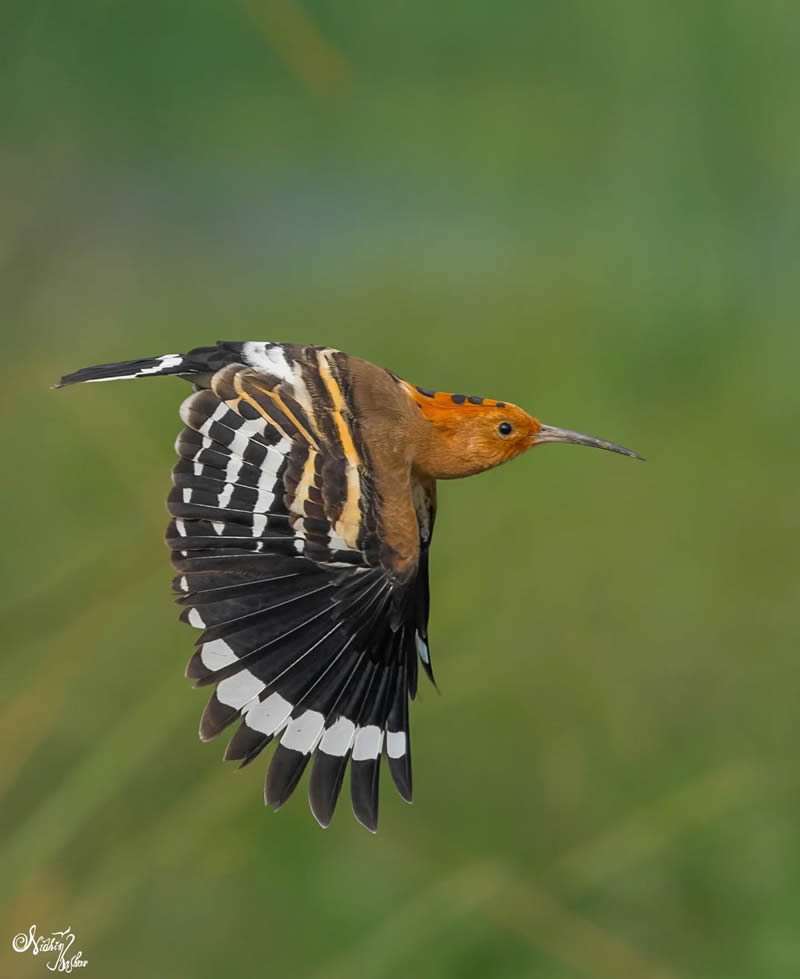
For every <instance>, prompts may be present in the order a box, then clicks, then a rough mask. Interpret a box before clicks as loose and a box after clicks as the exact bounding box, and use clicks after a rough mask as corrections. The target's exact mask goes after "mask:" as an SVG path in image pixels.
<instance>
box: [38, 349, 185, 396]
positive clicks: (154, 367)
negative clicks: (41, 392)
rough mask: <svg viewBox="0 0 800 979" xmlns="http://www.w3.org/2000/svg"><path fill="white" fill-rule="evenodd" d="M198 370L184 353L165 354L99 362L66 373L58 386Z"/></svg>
mask: <svg viewBox="0 0 800 979" xmlns="http://www.w3.org/2000/svg"><path fill="white" fill-rule="evenodd" d="M195 371H196V367H195V368H194V369H193V368H192V365H191V364H189V363H187V358H186V357H185V356H184V355H183V354H163V355H162V356H161V357H145V358H144V359H143V360H123V361H121V362H120V363H118V364H97V365H96V366H94V367H82V368H81V369H80V370H78V371H74V372H73V373H72V374H65V375H64V377H62V378H61V380H60V381H59V382H58V384H56V387H57V388H63V387H66V385H68V384H80V383H82V382H83V381H126V380H130V379H132V378H134V377H153V376H158V375H159V374H191V373H194V372H195Z"/></svg>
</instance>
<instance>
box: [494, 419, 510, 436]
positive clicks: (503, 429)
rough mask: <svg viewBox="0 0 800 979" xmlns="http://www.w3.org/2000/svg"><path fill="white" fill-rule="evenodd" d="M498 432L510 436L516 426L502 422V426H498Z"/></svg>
mask: <svg viewBox="0 0 800 979" xmlns="http://www.w3.org/2000/svg"><path fill="white" fill-rule="evenodd" d="M497 431H498V432H499V433H500V434H501V435H510V434H511V433H512V432H513V431H514V426H513V425H512V424H511V422H500V424H499V425H498V426H497Z"/></svg>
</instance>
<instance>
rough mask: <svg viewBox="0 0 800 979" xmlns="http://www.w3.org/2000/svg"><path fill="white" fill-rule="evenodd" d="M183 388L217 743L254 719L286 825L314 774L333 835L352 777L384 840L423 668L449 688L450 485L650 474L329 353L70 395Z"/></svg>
mask: <svg viewBox="0 0 800 979" xmlns="http://www.w3.org/2000/svg"><path fill="white" fill-rule="evenodd" d="M165 374H174V375H177V376H179V377H182V378H184V379H186V380H188V381H190V382H191V383H192V385H193V393H192V394H190V395H189V397H188V398H186V400H185V401H184V402H183V404H182V405H181V408H180V416H181V420H182V421H183V424H184V426H185V427H184V429H183V431H182V432H181V433H180V434H179V435H178V439H177V441H176V443H175V450H176V452H177V455H178V462H177V463H176V465H175V467H174V469H173V473H172V481H173V488H172V490H171V492H170V494H169V497H168V501H167V508H168V510H169V513H170V514H171V516H172V519H171V521H170V523H169V526H168V528H167V534H166V538H167V544H168V546H169V548H170V550H171V554H172V563H173V565H174V566H175V569H176V571H177V575H176V576H175V578H174V581H173V587H174V589H175V591H176V592H177V594H178V596H179V597H178V599H177V601H178V603H179V604H180V605H181V606H182V612H181V619H182V620H183V621H184V622H188V623H189V625H192V626H194V627H195V628H197V629H199V630H201V632H200V636H199V638H198V640H197V644H196V650H195V653H194V655H193V656H192V657H191V659H190V660H189V663H188V666H187V668H186V675H187V676H188V677H189V678H190V679H192V680H193V681H194V683H195V685H196V686H213V687H214V688H215V689H214V691H213V693H212V695H211V699H210V700H209V702H208V705H207V706H206V708H205V711H204V712H203V716H202V719H201V721H200V737H201V738H202V739H203V740H204V741H206V740H208V739H210V738H213V737H214V736H215V735H217V734H219V733H220V732H221V731H222V730H224V729H225V728H226V727H228V725H230V724H231V723H233V722H234V721H235V720H237V719H240V724H239V727H238V728H237V729H236V732H235V733H234V734H233V737H232V738H231V740H230V742H229V743H228V746H227V749H226V751H225V758H226V759H230V760H235V761H239V762H241V764H242V765H246V764H248V763H249V762H251V761H252V760H253V759H254V758H255V757H256V756H257V755H258V754H259V753H260V752H261V750H262V749H263V748H264V747H266V745H268V744H269V743H270V742H271V741H273V740H275V739H277V740H278V744H277V746H276V748H275V751H274V753H273V755H272V759H271V761H270V764H269V767H268V771H267V775H266V784H265V789H264V798H265V801H266V803H267V805H270V806H273V807H274V808H276V809H277V808H279V807H280V806H282V805H283V803H284V802H286V800H287V799H288V798H289V796H290V795H291V794H292V792H293V791H294V789H295V787H296V786H297V784H298V782H299V781H300V777H301V776H302V774H303V771H304V770H305V768H306V766H307V764H308V762H309V761H310V760H311V759H312V757H313V764H312V768H311V776H310V780H309V801H310V804H311V810H312V812H313V814H314V816H315V817H316V819H317V821H318V822H319V823H320V824H321V825H322V826H327V825H328V824H329V823H330V821H331V819H332V817H333V813H334V809H335V807H336V803H337V799H338V797H339V793H340V790H341V787H342V783H343V780H344V775H345V769H346V767H347V764H348V761H349V763H350V796H351V801H352V806H353V811H354V813H355V816H356V818H357V819H358V821H359V822H360V823H362V824H363V825H364V826H366V827H367V829H369V830H372V831H373V832H374V831H375V830H376V829H377V825H378V780H379V773H380V763H381V755H382V754H385V756H386V760H387V764H388V769H389V773H390V775H391V777H392V780H393V781H394V784H395V786H396V787H397V790H398V792H399V793H400V795H401V796H402V797H403V798H404V799H406V800H407V801H408V802H411V798H412V786H411V741H410V735H409V717H408V705H409V700H410V699H411V700H413V699H414V697H415V695H416V691H417V672H418V663H419V664H421V665H422V669H423V670H424V671H425V672H426V673H427V675H428V677H429V678H430V679H431V680H433V672H432V667H431V654H430V647H429V645H428V608H429V598H428V551H429V548H430V543H431V535H432V533H433V524H434V517H435V514H436V481H437V480H439V479H457V478H459V477H462V476H471V475H473V474H474V473H479V472H482V471H484V470H486V469H491V468H493V467H494V466H499V465H500V464H501V463H504V462H507V461H508V460H510V459H513V458H514V457H515V456H518V455H520V454H521V453H522V452H525V451H527V450H528V449H530V448H532V447H534V446H537V445H541V444H543V443H546V442H574V443H577V444H578V445H588V446H594V447H596V448H600V449H608V450H610V451H611V452H619V453H621V454H622V455H628V456H633V457H634V458H641V456H638V455H637V453H635V452H632V451H631V450H630V449H626V448H624V447H623V446H620V445H615V444H614V443H613V442H606V441H603V440H601V439H596V438H592V437H591V436H589V435H583V434H581V433H580V432H573V431H569V430H568V429H563V428H554V427H553V426H550V425H545V424H543V423H542V422H540V421H539V420H538V419H536V418H534V417H532V416H531V415H529V414H527V413H526V412H525V411H523V410H522V409H521V408H518V407H516V406H515V405H512V404H508V403H506V402H504V401H492V400H489V399H487V398H478V397H474V396H466V395H463V394H444V393H441V392H435V391H431V390H427V389H426V388H421V387H417V386H415V385H413V384H409V383H408V382H407V381H404V380H402V379H401V378H399V377H397V376H396V375H395V374H393V373H392V372H391V371H388V370H385V369H384V368H381V367H377V366H375V365H374V364H371V363H368V362H367V361H365V360H360V359H359V358H357V357H353V356H350V355H349V354H345V353H342V352H341V351H338V350H332V349H330V348H327V347H319V346H301V345H298V344H290V343H264V342H256V341H249V342H241V343H240V342H223V341H221V342H219V343H217V344H216V345H214V346H210V347H197V348H196V349H194V350H190V351H189V352H188V353H186V354H164V355H162V356H160V357H153V358H147V359H144V360H132V361H126V362H123V363H117V364H102V365H99V366H96V367H85V368H83V369H82V370H79V371H76V372H75V373H73V374H68V375H66V376H65V377H63V378H62V379H61V382H60V384H59V385H58V386H59V387H61V386H64V385H67V384H75V383H78V382H82V381H112V380H117V379H120V380H121V379H126V378H144V377H157V376H161V375H165Z"/></svg>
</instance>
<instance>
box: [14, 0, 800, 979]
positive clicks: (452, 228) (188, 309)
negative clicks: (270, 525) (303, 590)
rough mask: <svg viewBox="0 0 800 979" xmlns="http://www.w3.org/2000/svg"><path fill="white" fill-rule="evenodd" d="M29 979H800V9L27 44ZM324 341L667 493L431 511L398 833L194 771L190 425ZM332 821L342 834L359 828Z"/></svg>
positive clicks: (449, 7)
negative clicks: (234, 386)
mask: <svg viewBox="0 0 800 979" xmlns="http://www.w3.org/2000/svg"><path fill="white" fill-rule="evenodd" d="M2 12H3V30H2V34H1V35H0V90H1V91H2V99H0V200H2V221H0V324H1V328H2V332H3V344H2V351H3V364H4V370H3V384H2V392H1V393H0V398H1V399H2V405H3V424H4V434H5V449H4V452H3V458H4V465H3V472H4V478H3V479H2V480H0V505H2V512H3V513H4V514H5V521H4V525H3V547H2V552H1V553H0V562H1V563H0V571H1V572H2V584H3V587H2V597H1V598H0V628H1V629H2V635H3V653H2V656H0V706H1V708H2V709H1V710H0V839H1V840H2V855H1V857H0V896H2V899H3V910H2V916H1V917H0V974H2V975H3V976H9V977H12V976H13V977H17V976H20V977H26V976H41V975H45V974H46V973H45V971H44V963H43V962H42V958H41V957H39V958H36V959H34V958H33V957H32V956H31V955H30V953H28V954H26V955H20V954H16V953H14V952H13V951H12V950H11V944H10V943H11V938H12V937H13V935H14V934H15V933H16V932H18V931H21V930H27V929H28V927H29V926H30V924H31V923H36V924H37V926H38V929H39V931H40V932H50V931H52V930H53V929H61V928H64V927H66V926H67V925H70V926H71V927H72V929H73V931H74V932H75V933H76V935H77V938H78V941H77V944H76V947H80V948H81V949H82V950H83V956H84V958H85V959H87V960H88V962H89V964H88V966H87V968H86V970H85V973H83V974H85V975H87V976H96V977H100V976H103V977H115V979H117V977H119V979H129V977H145V976H146V977H159V979H160V977H169V979H172V977H184V976H186V977H206V976H208V977H211V976H219V975H248V976H249V975H262V976H270V977H272V976H274V977H278V976H280V977H286V979H292V977H313V979H317V977H319V979H322V977H325V979H338V977H351V976H366V977H370V979H372V977H374V979H394V977H397V979H406V977H408V976H413V977H421V979H422V977H459V979H460V977H487V976H489V977H526V976H535V977H541V979H606V977H614V979H616V977H626V979H627V977H631V979H633V977H647V979H714V977H719V979H738V977H742V979H779V977H787V979H789V977H791V979H796V977H797V976H798V975H800V837H799V836H798V815H799V813H800V781H798V777H797V761H796V756H797V744H798V735H800V724H799V723H798V707H797V704H798V673H797V667H796V664H797V658H798V614H797V613H798V607H800V595H798V590H799V589H798V572H799V571H800V561H799V560H798V531H800V507H798V478H799V477H800V459H799V457H798V422H799V421H800V384H799V383H798V363H799V362H800V360H799V359H800V334H799V333H798V313H800V274H798V249H799V248H800V180H799V179H798V176H799V175H800V126H798V117H799V116H798V113H799V112H800V98H799V97H798V96H800V70H799V69H798V55H797V52H798V50H799V49H800V48H799V45H800V9H799V8H798V7H797V5H796V4H790V3H782V2H777V0H765V2H762V3H759V4H755V3H745V2H741V0H703V2H702V3H698V2H697V0H676V2H673V3H670V4H663V3H657V2H654V0H607V2H603V3H597V2H592V0H563V2H561V3H558V4H549V3H542V2H533V3H530V2H529V3H521V2H520V3H511V2H501V3H494V4H490V3H486V2H476V0H462V2H461V3H439V4H431V3H427V2H423V0H406V2H404V3H399V4H381V3H375V2H364V0H353V2H350V3H348V4H342V3H337V2H334V0H303V2H302V3H301V2H299V0H298V2H295V0H274V2H268V0H242V2H235V0H228V2H225V0H194V2H193V3H191V4H186V3H177V2H175V0H139V2H137V3H133V2H127V0H118V2H114V0H105V2H102V0H82V2H79V3H63V2H56V0H51V2H36V0H33V2H27V3H22V2H16V3H15V2H6V3H4V4H3V11H2ZM218 337H222V338H226V339H249V338H253V339H271V340H291V341H297V342H311V343H325V344H330V345H333V346H336V347H340V348H342V349H344V350H347V351H349V352H352V353H356V354H359V355H360V356H363V357H366V358H368V359H372V360H375V361H377V362H378V363H381V364H385V365H387V366H390V367H391V368H392V369H393V370H395V371H397V372H398V373H399V374H401V375H402V376H405V377H407V378H409V379H410V380H413V381H414V382H415V383H418V384H421V385H425V386H430V387H434V388H437V389H439V390H455V391H461V390H467V391H469V392H473V391H474V392H476V393H478V394H483V395H486V396H487V397H496V398H502V399H507V400H510V401H514V402H517V403H519V404H521V405H523V406H524V407H526V408H528V409H529V410H530V411H532V412H533V413H536V414H538V415H539V416H540V417H542V418H543V419H544V420H545V421H548V422H550V423H551V424H556V425H562V426H567V427H572V428H579V429H582V430H584V431H589V432H592V433H593V434H596V435H599V436H603V437H606V438H611V439H615V440H618V441H621V442H623V443H624V444H626V445H631V446H633V447H634V448H636V449H638V450H640V451H641V452H642V453H643V454H645V455H646V456H647V457H648V459H649V461H648V463H647V464H646V465H642V464H637V463H633V462H631V461H630V460H627V459H622V458H620V457H617V456H611V455H608V454H605V453H602V454H601V453H596V452H586V451H583V450H578V449H577V448H566V447H557V448H547V449H541V450H537V451H536V452H535V453H534V454H533V455H531V456H528V457H525V458H523V459H521V460H519V461H518V462H516V463H514V464H513V465H511V466H508V467H505V468H502V469H500V470H497V471H494V472H492V473H489V474H487V475H485V476H482V477H480V478H477V479H474V480H469V481H467V482H464V483H453V484H448V485H445V486H443V487H442V491H441V498H440V504H441V506H440V516H439V522H438V525H437V534H436V541H435V546H434V550H433V569H432V587H433V609H432V622H431V635H432V650H433V655H434V662H435V666H436V669H437V674H438V678H439V682H440V686H441V691H442V695H441V696H439V695H438V694H436V693H435V692H434V691H433V690H432V689H430V688H429V687H427V686H423V689H422V696H421V697H420V698H419V701H418V703H417V704H416V705H415V708H414V711H413V718H412V730H413V740H414V756H415V795H416V802H415V805H414V806H413V807H411V808H409V807H407V806H406V805H404V804H403V803H402V801H401V800H400V799H399V798H398V797H397V796H396V794H395V793H394V791H393V789H392V787H391V785H390V783H389V779H388V778H387V777H386V773H385V772H384V779H383V791H382V809H381V827H380V830H379V833H378V835H377V836H376V837H374V838H373V837H372V836H371V835H370V834H368V833H367V832H366V831H364V830H363V829H362V828H361V827H359V826H358V825H357V824H356V823H355V821H354V820H353V818H352V816H351V815H350V813H349V811H348V808H347V806H346V804H342V805H341V806H340V809H339V812H338V813H337V817H336V819H335V821H334V824H333V826H332V827H331V829H330V830H328V831H327V832H323V831H321V830H320V829H319V828H318V827H317V825H316V823H315V822H314V821H313V819H312V817H311V815H310V814H309V812H308V808H307V805H306V802H305V799H304V795H305V787H303V788H302V789H300V790H298V792H297V793H296V795H295V797H294V798H293V799H292V800H291V802H290V803H289V804H288V805H287V807H286V808H285V809H284V810H283V811H282V812H281V813H280V814H279V815H277V816H276V815H273V814H272V813H271V812H269V811H267V810H265V809H264V807H263V805H262V802H261V793H262V778H263V770H264V765H263V764H262V763H256V764H254V765H253V766H251V767H249V768H247V769H246V770H245V771H244V772H242V773H236V772H235V769H234V768H233V767H232V766H223V765H222V764H221V763H220V756H221V753H222V750H223V744H222V743H214V744H212V745H202V744H201V743H200V742H199V741H198V740H197V737H196V733H195V731H196V725H197V721H198V719H199V715H200V712H201V710H202V706H203V704H204V703H205V697H206V694H205V692H194V691H192V690H191V689H190V687H189V684H188V683H187V681H185V680H184V678H183V675H182V674H183V668H184V665H185V662H186V660H187V659H188V656H189V653H190V647H191V643H192V641H193V639H194V636H193V635H192V634H191V632H190V631H189V630H187V629H186V628H185V627H183V626H181V625H180V624H179V623H178V622H177V619H176V614H175V609H174V608H173V606H172V605H171V602H170V597H169V592H168V583H169V580H170V578H171V570H170V568H169V566H168V560H167V555H166V551H165V549H164V546H163V544H162V541H161V537H162V533H163V530H164V527H165V524H166V515H165V512H164V505H163V500H164V498H165V495H166V492H167V489H168V486H169V470H170V467H171V465H172V461H173V454H172V442H173V439H174V436H175V434H176V433H177V431H178V428H179V423H178V419H177V414H176V410H177V405H178V402H179V401H180V400H181V399H182V398H183V397H184V396H185V394H186V393H187V391H188V389H187V388H186V386H185V385H183V384H182V383H180V382H178V381H169V380H165V381H160V382H155V381H154V382H152V384H151V383H149V382H148V383H144V382H141V383H138V382H137V383H136V384H131V385H126V384H119V385H102V386H97V387H86V388H80V389H71V390H68V391H63V392H59V393H55V392H51V391H49V390H48V386H49V385H50V384H51V383H53V382H54V381H56V380H57V379H58V377H59V376H60V375H61V374H62V373H64V372H66V371H69V370H73V369H75V368H78V367H81V366H83V365H85V364H89V363H96V362H102V361H111V360H117V359H126V358H131V357H139V356H145V355H153V354H160V353H165V352H171V351H182V350H185V349H188V348H189V347H192V346H195V345H198V344H206V343H209V342H213V341H214V340H215V339H217V338H218ZM343 803H344V800H343Z"/></svg>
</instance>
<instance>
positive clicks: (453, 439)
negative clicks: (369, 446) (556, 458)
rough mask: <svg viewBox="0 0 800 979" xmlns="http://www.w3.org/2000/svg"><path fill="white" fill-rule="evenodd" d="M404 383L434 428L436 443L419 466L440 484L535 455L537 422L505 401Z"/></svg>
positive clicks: (424, 451) (420, 461) (433, 437)
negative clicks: (531, 452)
mask: <svg viewBox="0 0 800 979" xmlns="http://www.w3.org/2000/svg"><path fill="white" fill-rule="evenodd" d="M404 383H405V387H406V390H407V391H408V394H409V396H410V397H411V398H412V399H413V400H414V401H415V402H416V403H417V405H419V408H420V410H421V411H422V413H423V415H424V416H425V418H427V419H428V421H429V422H430V423H431V425H432V438H431V439H430V442H429V444H428V445H426V446H425V447H424V449H423V451H422V453H421V458H420V459H419V460H418V466H419V468H420V469H421V470H422V471H423V472H425V473H426V474H427V475H429V476H432V477H433V478H435V479H456V478H458V477H461V476H470V475H472V474H473V473H478V472H482V471H483V470H485V469H492V468H493V467H494V466H499V465H501V464H502V463H504V462H508V460H509V459H513V458H514V457H515V456H518V455H519V454H520V453H521V452H524V451H525V450H526V449H529V448H530V447H531V446H532V445H533V439H534V436H535V435H536V433H537V432H538V431H539V428H540V424H539V421H538V420H537V419H536V418H533V417H532V416H531V415H529V414H528V413H527V412H525V411H523V410H522V408H518V407H517V406H516V405H512V404H508V403H507V402H505V401H493V400H491V399H489V398H479V397H476V396H474V395H464V394H446V393H442V392H436V391H428V390H426V389H425V388H419V387H415V386H414V385H411V384H408V383H406V382H404Z"/></svg>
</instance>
